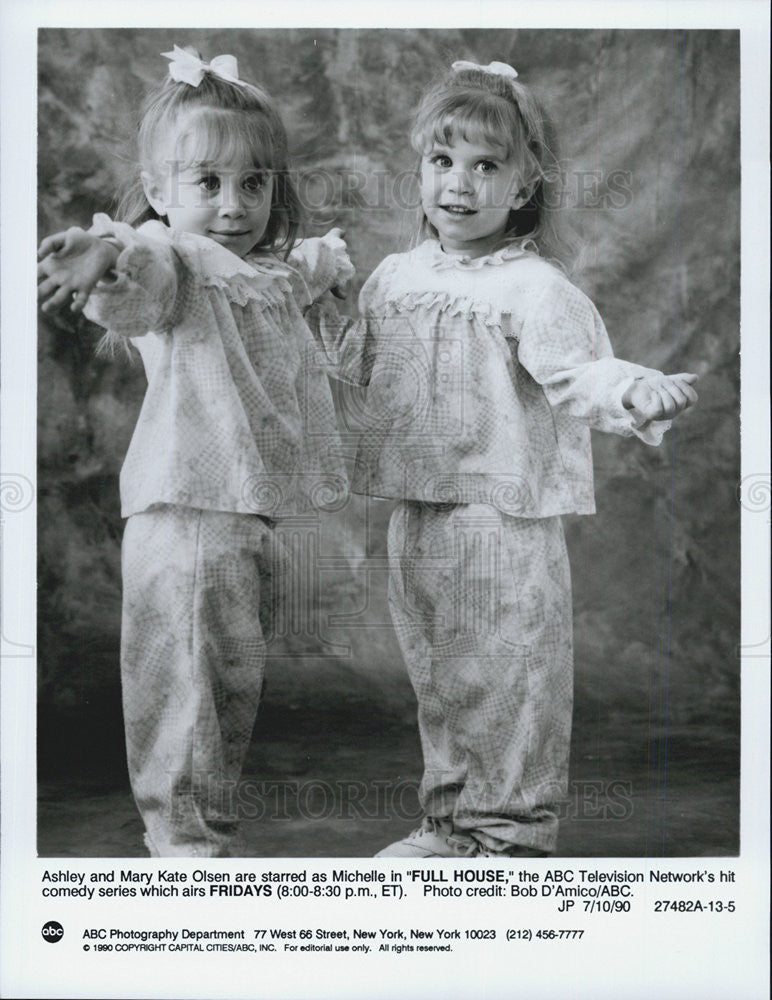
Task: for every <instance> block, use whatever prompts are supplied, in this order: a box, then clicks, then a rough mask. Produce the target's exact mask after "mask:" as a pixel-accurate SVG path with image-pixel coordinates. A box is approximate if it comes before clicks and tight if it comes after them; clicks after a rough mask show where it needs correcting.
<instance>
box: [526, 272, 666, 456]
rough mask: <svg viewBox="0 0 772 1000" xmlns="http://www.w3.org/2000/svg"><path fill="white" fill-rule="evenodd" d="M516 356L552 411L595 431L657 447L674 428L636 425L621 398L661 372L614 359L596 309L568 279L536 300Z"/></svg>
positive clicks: (654, 423) (662, 424)
mask: <svg viewBox="0 0 772 1000" xmlns="http://www.w3.org/2000/svg"><path fill="white" fill-rule="evenodd" d="M517 354H518V360H519V361H520V363H521V364H522V366H523V367H524V368H525V369H526V371H527V372H528V373H529V374H530V375H531V377H532V378H533V379H534V380H535V381H536V382H538V383H539V385H540V386H541V387H542V389H543V391H544V394H545V396H546V398H547V401H548V402H549V404H550V407H551V408H552V409H553V411H557V412H559V413H562V414H566V415H569V416H570V417H573V418H575V419H578V420H581V421H582V422H584V423H586V424H588V425H589V426H590V427H592V428H594V429H595V430H600V431H606V432H611V433H614V434H621V435H623V436H626V437H629V436H632V435H635V436H636V437H639V438H640V439H641V440H643V441H645V442H646V443H647V444H653V445H657V444H659V443H660V442H661V440H662V436H663V434H664V433H665V431H667V429H668V428H669V427H670V421H652V422H651V423H648V424H645V425H643V426H642V427H640V428H639V427H636V426H635V421H634V418H633V415H632V413H631V411H630V410H627V409H626V408H625V407H624V406H623V404H622V396H623V395H624V392H625V390H626V389H627V388H628V387H629V386H630V385H631V383H632V382H633V381H635V380H636V379H639V378H645V377H647V376H652V375H658V374H659V372H655V371H653V370H652V369H650V368H644V367H642V366H641V365H637V364H633V363H632V362H629V361H623V360H621V359H619V358H615V357H614V353H613V351H612V349H611V344H610V342H609V338H608V334H607V333H606V328H605V326H604V324H603V320H602V319H601V318H600V316H599V315H598V312H597V310H596V309H595V307H594V305H593V304H592V302H591V301H590V300H589V299H588V298H587V297H586V296H585V295H584V294H583V293H582V292H580V291H579V289H577V288H575V287H574V286H573V285H571V284H570V282H568V281H566V280H564V279H559V281H556V282H555V283H554V284H552V283H551V284H550V285H548V286H547V287H546V288H545V289H544V290H543V291H542V292H541V293H540V294H539V295H538V296H537V297H536V299H535V301H534V303H533V304H532V306H531V308H530V309H529V312H528V315H527V317H526V319H525V321H524V323H523V326H522V330H521V332H520V336H519V340H518V350H517Z"/></svg>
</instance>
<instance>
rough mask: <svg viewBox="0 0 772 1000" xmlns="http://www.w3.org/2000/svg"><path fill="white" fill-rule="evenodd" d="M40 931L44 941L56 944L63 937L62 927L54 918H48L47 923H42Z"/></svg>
mask: <svg viewBox="0 0 772 1000" xmlns="http://www.w3.org/2000/svg"><path fill="white" fill-rule="evenodd" d="M40 933H41V934H42V935H43V940H44V941H48V943H49V944H56V943H57V942H58V941H61V940H62V938H63V937H64V927H62V925H61V924H60V923H59V922H58V921H56V920H49V921H48V923H47V924H43V930H42V931H41V932H40Z"/></svg>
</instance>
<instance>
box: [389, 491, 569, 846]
mask: <svg viewBox="0 0 772 1000" xmlns="http://www.w3.org/2000/svg"><path fill="white" fill-rule="evenodd" d="M389 560H390V566H391V570H390V579H389V604H390V607H391V612H392V619H393V622H394V626H395V629H396V633H397V637H398V639H399V643H400V647H401V649H402V653H403V655H404V658H405V661H406V664H407V670H408V673H409V675H410V679H411V681H412V684H413V687H414V689H415V692H416V697H417V700H418V724H419V729H420V735H421V745H422V749H423V755H424V775H423V779H422V782H421V787H420V789H419V798H420V801H421V805H422V807H423V809H424V812H425V814H426V815H427V816H431V817H434V818H436V819H448V820H451V821H452V823H453V826H454V827H455V829H456V831H458V832H459V833H460V834H461V835H462V836H464V835H468V836H470V837H472V838H473V839H474V840H476V841H478V842H479V843H480V844H482V845H483V847H485V848H486V849H488V850H492V851H497V852H499V851H501V852H506V850H507V849H508V848H511V847H512V846H514V845H520V846H524V847H531V848H535V849H537V850H542V851H548V852H551V851H554V849H555V845H556V839H557V827H558V818H557V814H556V803H557V802H558V801H559V800H561V799H563V798H565V796H566V793H567V780H568V752H569V741H570V735H571V711H572V700H573V653H572V624H571V582H570V574H569V566H568V557H567V553H566V547H565V541H564V537H563V528H562V524H561V521H560V518H559V517H551V518H539V519H521V518H514V517H509V516H508V515H506V514H502V513H500V512H499V511H498V510H497V509H496V508H494V507H491V506H488V505H485V504H457V505H453V504H445V505H441V504H428V503H419V502H416V501H404V502H402V503H401V504H400V506H398V507H397V509H396V510H395V511H394V513H393V515H392V518H391V523H390V525H389Z"/></svg>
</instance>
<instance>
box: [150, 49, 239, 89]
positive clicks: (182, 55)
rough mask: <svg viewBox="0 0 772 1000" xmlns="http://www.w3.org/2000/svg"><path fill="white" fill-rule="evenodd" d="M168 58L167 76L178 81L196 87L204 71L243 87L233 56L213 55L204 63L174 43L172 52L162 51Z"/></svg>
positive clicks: (202, 77)
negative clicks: (212, 57) (208, 61)
mask: <svg viewBox="0 0 772 1000" xmlns="http://www.w3.org/2000/svg"><path fill="white" fill-rule="evenodd" d="M161 55H162V56H163V57H164V58H165V59H169V60H170V62H169V76H170V77H171V78H172V80H176V81H177V82H178V83H187V84H190V86H191V87H197V86H198V85H199V84H200V83H201V81H202V80H203V79H204V74H205V73H213V74H214V75H215V76H219V77H220V79H221V80H227V81H228V83H235V84H238V85H239V86H241V87H243V86H244V85H245V84H244V81H243V80H239V65H238V63H237V62H236V57H235V56H215V57H214V59H213V60H212V61H211V62H210V63H205V62H203V61H202V60H201V59H199V58H198V56H196V55H193V53H192V52H187V51H186V50H185V49H181V48H180V47H179V45H175V46H174V49H173V51H172V52H162V53H161Z"/></svg>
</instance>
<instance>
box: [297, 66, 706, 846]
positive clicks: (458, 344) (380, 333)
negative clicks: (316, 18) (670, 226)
mask: <svg viewBox="0 0 772 1000" xmlns="http://www.w3.org/2000/svg"><path fill="white" fill-rule="evenodd" d="M412 143H413V147H414V149H415V150H416V152H417V153H418V155H419V156H420V158H421V181H420V183H421V202H422V209H423V213H422V220H421V227H420V234H419V243H418V245H417V246H416V247H415V248H414V249H412V250H410V251H409V252H407V253H400V254H394V255H393V256H390V257H387V258H386V259H385V260H384V261H383V262H382V263H381V265H380V266H379V267H378V268H377V269H376V270H375V272H374V273H373V274H372V275H371V277H370V278H369V279H368V281H367V282H366V283H365V286H364V287H363V289H362V293H361V297H360V314H361V317H362V318H361V319H360V320H358V321H356V322H355V323H350V322H347V321H345V320H342V319H340V318H338V317H337V314H336V313H335V311H334V309H333V303H332V302H331V301H328V302H325V303H320V304H319V305H318V306H317V307H315V308H316V309H317V312H318V314H319V324H320V330H321V335H322V337H323V339H324V343H325V346H326V348H327V350H328V353H329V354H330V357H331V358H332V359H333V360H334V362H335V363H336V365H337V368H338V372H339V374H340V376H341V377H342V378H345V379H347V380H349V381H351V382H354V383H357V384H366V385H368V386H369V389H368V393H367V400H366V404H365V411H364V413H363V414H362V415H361V421H362V425H363V426H364V428H365V430H364V432H363V434H362V436H361V440H360V443H359V447H358V454H357V460H356V464H355V469H354V474H353V482H352V488H353V490H354V492H358V493H363V494H367V495H370V496H375V497H386V498H392V499H394V500H397V501H398V503H397V506H396V508H395V510H394V512H393V514H392V518H391V522H390V526H389V536H388V551H389V564H390V571H389V572H390V580H389V603H390V608H391V613H392V620H393V623H394V626H395V630H396V633H397V637H398V639H399V642H400V646H401V649H402V653H403V655H404V658H405V662H406V664H407V669H408V673H409V675H410V679H411V681H412V684H413V686H414V689H415V692H416V696H417V700H418V724H419V729H420V735H421V743H422V749H423V756H424V775H423V780H422V783H421V787H420V793H419V797H420V801H421V805H422V808H423V812H424V814H425V819H424V821H423V823H422V825H421V827H420V828H419V829H418V830H416V831H414V832H413V833H412V834H411V835H409V836H407V837H406V838H405V839H404V840H401V841H398V842H397V843H395V844H391V845H390V846H389V847H387V848H385V849H384V850H382V851H381V852H380V856H391V857H459V856H475V855H492V856H497V855H504V856H534V855H545V854H549V853H551V852H553V851H554V850H555V847H556V839H557V832H558V810H557V807H558V804H559V802H560V801H561V799H563V798H564V797H565V795H566V792H567V769H568V768H567V765H568V751H569V740H570V730H571V714H572V685H573V658H572V621H571V585H570V574H569V565H568V558H567V554H566V547H565V542H564V537H563V528H562V525H561V515H562V514H567V513H571V512H576V513H580V514H591V513H593V512H594V510H595V505H594V495H593V484H592V464H591V463H592V458H591V452H590V428H595V429H597V430H602V431H607V432H611V433H615V434H621V435H624V436H628V437H633V436H635V437H638V438H640V439H641V440H642V441H645V442H646V443H648V444H652V445H657V444H659V442H660V441H661V440H662V436H663V434H664V433H665V431H666V430H667V429H668V427H669V426H670V424H669V421H670V420H671V419H672V418H673V417H675V416H676V415H677V414H679V413H681V412H682V411H683V410H685V409H687V407H689V406H691V405H692V404H693V403H694V402H695V401H696V398H697V397H696V394H695V392H694V390H693V388H692V383H693V382H694V381H695V378H696V376H694V375H690V374H681V375H674V376H665V375H663V374H662V373H660V372H657V371H653V370H651V369H648V368H643V367H641V366H640V365H636V364H631V363H630V362H627V361H621V360H619V359H617V358H615V357H614V356H613V353H612V350H611V346H610V344H609V340H608V336H607V334H606V330H605V328H604V325H603V322H602V320H601V318H600V316H599V315H598V313H597V311H596V309H595V307H594V306H593V304H592V302H590V301H589V299H588V298H587V297H586V296H585V295H583V294H582V292H580V291H579V289H577V288H576V287H575V286H574V285H573V284H571V282H570V281H569V280H568V278H567V277H566V273H565V271H564V269H563V267H562V265H561V260H565V259H566V258H567V257H568V256H569V252H568V251H569V249H570V248H569V245H568V242H567V241H566V239H565V238H564V236H563V233H562V230H561V219H560V213H559V211H558V208H559V205H560V201H561V198H560V172H559V170H558V160H557V151H556V142H555V136H554V130H553V128H552V126H551V124H550V122H549V119H548V118H547V116H546V115H545V113H544V112H543V110H542V109H541V107H540V105H539V103H538V101H537V100H536V99H535V97H534V95H533V94H532V93H531V91H530V90H529V88H527V87H526V86H524V85H523V84H522V83H521V82H520V80H519V79H518V78H517V73H516V71H515V70H514V69H513V68H512V67H511V66H508V65H506V64H504V63H491V64H490V65H488V66H478V65H475V64H473V63H468V62H461V63H456V64H454V66H453V68H452V71H451V72H450V73H449V74H447V76H446V77H445V78H444V79H442V80H441V81H440V82H439V83H438V84H437V85H436V86H434V87H432V88H431V89H430V90H429V91H428V92H427V93H426V94H425V95H424V97H423V99H422V100H421V103H420V105H419V108H418V111H417V113H416V116H415V121H414V126H413V132H412Z"/></svg>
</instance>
